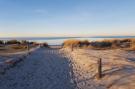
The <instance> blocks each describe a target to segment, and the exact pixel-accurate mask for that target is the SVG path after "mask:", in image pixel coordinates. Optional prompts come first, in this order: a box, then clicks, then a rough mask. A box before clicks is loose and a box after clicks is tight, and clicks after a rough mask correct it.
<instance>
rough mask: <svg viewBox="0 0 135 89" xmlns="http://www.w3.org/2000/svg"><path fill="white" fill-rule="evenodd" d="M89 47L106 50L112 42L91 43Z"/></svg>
mask: <svg viewBox="0 0 135 89" xmlns="http://www.w3.org/2000/svg"><path fill="white" fill-rule="evenodd" d="M91 46H92V47H95V48H107V47H112V42H110V41H109V40H104V41H96V42H91Z"/></svg>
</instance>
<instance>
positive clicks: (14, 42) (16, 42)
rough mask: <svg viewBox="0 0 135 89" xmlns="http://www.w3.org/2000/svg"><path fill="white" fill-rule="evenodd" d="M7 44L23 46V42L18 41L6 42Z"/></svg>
mask: <svg viewBox="0 0 135 89" xmlns="http://www.w3.org/2000/svg"><path fill="white" fill-rule="evenodd" d="M6 44H21V42H20V41H17V40H9V41H7V42H6Z"/></svg>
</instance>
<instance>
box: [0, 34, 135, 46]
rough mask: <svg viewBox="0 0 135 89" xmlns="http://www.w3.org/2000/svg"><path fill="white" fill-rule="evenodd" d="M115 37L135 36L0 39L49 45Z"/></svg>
mask: <svg viewBox="0 0 135 89" xmlns="http://www.w3.org/2000/svg"><path fill="white" fill-rule="evenodd" d="M114 38H135V36H108V37H107V36H106V37H103V36H97V37H42V38H36V37H27V38H26V37H25V38H21V37H20V38H19V37H18V38H0V40H15V39H16V40H28V41H34V42H39V43H43V42H47V43H48V44H49V45H61V44H62V43H63V42H64V41H65V40H68V39H78V40H89V41H96V40H103V39H114Z"/></svg>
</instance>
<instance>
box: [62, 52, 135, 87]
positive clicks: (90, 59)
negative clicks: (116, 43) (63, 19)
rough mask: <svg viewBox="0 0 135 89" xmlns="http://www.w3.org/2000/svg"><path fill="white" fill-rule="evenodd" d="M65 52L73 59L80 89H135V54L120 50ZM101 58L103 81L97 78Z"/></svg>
mask: <svg viewBox="0 0 135 89" xmlns="http://www.w3.org/2000/svg"><path fill="white" fill-rule="evenodd" d="M63 51H64V52H66V55H69V56H71V57H72V58H71V60H72V61H71V62H72V66H73V72H74V73H73V74H74V80H75V82H76V84H77V88H78V89H135V88H134V87H135V52H133V51H132V52H128V51H124V50H120V49H116V50H91V49H89V50H84V49H75V50H74V51H73V52H71V51H70V50H69V49H64V50H63ZM99 58H102V66H103V68H102V69H103V70H102V71H103V72H102V73H103V77H102V79H97V78H96V74H97V66H98V65H97V60H98V59H99Z"/></svg>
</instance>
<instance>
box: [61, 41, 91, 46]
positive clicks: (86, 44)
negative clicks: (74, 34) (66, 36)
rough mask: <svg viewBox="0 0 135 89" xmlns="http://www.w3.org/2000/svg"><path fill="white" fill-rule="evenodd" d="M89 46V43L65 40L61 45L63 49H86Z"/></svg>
mask: <svg viewBox="0 0 135 89" xmlns="http://www.w3.org/2000/svg"><path fill="white" fill-rule="evenodd" d="M89 45H90V42H89V41H87V40H84V41H80V40H66V41H64V43H63V47H84V46H85V47H87V46H89Z"/></svg>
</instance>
